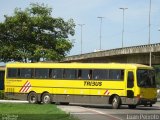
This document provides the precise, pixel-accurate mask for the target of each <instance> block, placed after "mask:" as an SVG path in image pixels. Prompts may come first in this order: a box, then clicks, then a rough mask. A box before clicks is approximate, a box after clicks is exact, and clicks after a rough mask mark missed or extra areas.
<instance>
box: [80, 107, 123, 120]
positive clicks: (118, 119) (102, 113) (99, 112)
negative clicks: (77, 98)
mask: <svg viewBox="0 0 160 120" xmlns="http://www.w3.org/2000/svg"><path fill="white" fill-rule="evenodd" d="M81 108H82V109H85V110H89V111H92V112H96V113H98V114H101V115H105V116H109V117H111V118H114V119H117V120H122V119H120V118H118V117H115V116H113V115H110V114H106V113H104V112H101V111H98V110H94V109H89V108H84V107H81Z"/></svg>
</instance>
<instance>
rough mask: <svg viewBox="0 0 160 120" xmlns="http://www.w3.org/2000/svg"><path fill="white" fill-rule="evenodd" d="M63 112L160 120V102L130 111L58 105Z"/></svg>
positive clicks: (88, 119) (86, 119)
mask: <svg viewBox="0 0 160 120" xmlns="http://www.w3.org/2000/svg"><path fill="white" fill-rule="evenodd" d="M5 102H6V103H28V102H27V101H17V100H0V103H5ZM57 107H58V108H60V109H61V110H63V111H65V112H67V113H69V114H71V115H72V116H74V117H76V118H78V119H80V120H160V102H157V103H156V104H155V105H153V106H152V107H144V106H138V107H137V108H136V109H129V108H128V106H125V105H124V106H121V108H120V109H112V107H111V105H86V104H78V103H77V104H69V105H57Z"/></svg>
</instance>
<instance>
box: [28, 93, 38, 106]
mask: <svg viewBox="0 0 160 120" xmlns="http://www.w3.org/2000/svg"><path fill="white" fill-rule="evenodd" d="M28 102H29V103H31V104H36V103H37V102H38V97H37V94H36V93H35V92H31V93H29V95H28Z"/></svg>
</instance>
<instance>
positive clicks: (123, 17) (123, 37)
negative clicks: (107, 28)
mask: <svg viewBox="0 0 160 120" xmlns="http://www.w3.org/2000/svg"><path fill="white" fill-rule="evenodd" d="M119 9H121V10H123V28H122V48H123V39H124V11H125V10H127V9H128V8H119Z"/></svg>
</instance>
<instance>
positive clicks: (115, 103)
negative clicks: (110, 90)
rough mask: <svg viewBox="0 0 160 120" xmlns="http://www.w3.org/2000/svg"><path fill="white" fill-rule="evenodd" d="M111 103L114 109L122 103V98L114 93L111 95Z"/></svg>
mask: <svg viewBox="0 0 160 120" xmlns="http://www.w3.org/2000/svg"><path fill="white" fill-rule="evenodd" d="M109 104H112V108H113V109H118V108H119V107H120V105H121V98H120V97H119V95H117V94H113V95H111V96H110V97H109Z"/></svg>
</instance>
